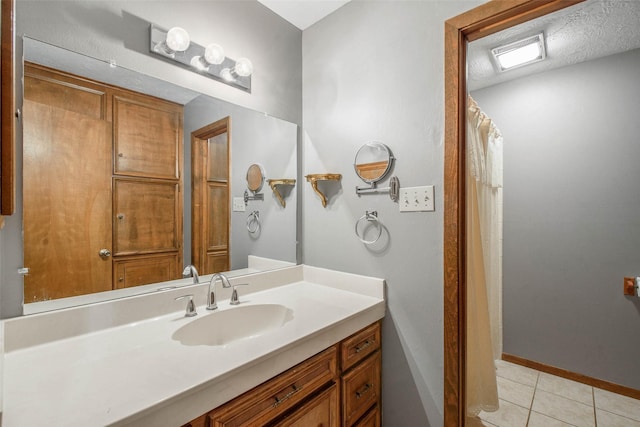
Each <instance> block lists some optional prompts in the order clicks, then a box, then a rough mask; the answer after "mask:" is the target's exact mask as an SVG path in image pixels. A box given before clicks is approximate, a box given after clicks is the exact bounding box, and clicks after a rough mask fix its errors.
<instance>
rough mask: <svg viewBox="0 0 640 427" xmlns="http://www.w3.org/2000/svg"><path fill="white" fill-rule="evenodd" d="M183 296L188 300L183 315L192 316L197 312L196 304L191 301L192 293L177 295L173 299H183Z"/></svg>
mask: <svg viewBox="0 0 640 427" xmlns="http://www.w3.org/2000/svg"><path fill="white" fill-rule="evenodd" d="M185 298H189V301H187V308H186V311H185V313H184V316H185V317H193V316H195V315H196V314H198V312H197V311H196V305H195V304H194V303H193V294H188V295H182V296H179V297H177V298H175V300H176V301H178V300H181V299H185Z"/></svg>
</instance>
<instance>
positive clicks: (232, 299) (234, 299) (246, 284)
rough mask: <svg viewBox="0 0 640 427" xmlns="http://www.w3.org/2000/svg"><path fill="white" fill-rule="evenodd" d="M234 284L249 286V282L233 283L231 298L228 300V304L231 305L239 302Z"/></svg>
mask: <svg viewBox="0 0 640 427" xmlns="http://www.w3.org/2000/svg"><path fill="white" fill-rule="evenodd" d="M236 286H249V284H248V283H238V284H236V285H233V292H231V300H230V301H229V304H231V305H238V304H240V300H239V299H238V291H237V290H236Z"/></svg>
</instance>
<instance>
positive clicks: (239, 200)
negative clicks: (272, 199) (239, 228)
mask: <svg viewBox="0 0 640 427" xmlns="http://www.w3.org/2000/svg"><path fill="white" fill-rule="evenodd" d="M246 209H247V205H245V204H244V197H234V198H233V211H234V212H244V211H245V210H246Z"/></svg>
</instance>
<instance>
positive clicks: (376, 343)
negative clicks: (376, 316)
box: [340, 322, 380, 371]
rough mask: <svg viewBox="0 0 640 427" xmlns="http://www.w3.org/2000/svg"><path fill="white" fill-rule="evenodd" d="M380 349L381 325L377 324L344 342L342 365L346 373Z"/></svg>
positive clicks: (341, 346) (342, 344)
mask: <svg viewBox="0 0 640 427" xmlns="http://www.w3.org/2000/svg"><path fill="white" fill-rule="evenodd" d="M379 348H380V323H379V322H376V323H374V324H373V325H371V326H368V327H366V328H365V329H363V330H361V331H360V332H356V333H355V334H354V335H352V336H350V337H349V338H347V339H345V340H344V341H342V343H341V345H340V363H341V366H342V370H343V371H346V370H348V369H349V368H350V367H352V366H353V365H355V364H356V363H358V362H359V361H361V360H363V359H364V358H366V357H367V356H368V355H370V354H371V353H373V352H374V351H376V350H377V349H379Z"/></svg>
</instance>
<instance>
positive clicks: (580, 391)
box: [538, 372, 593, 406]
mask: <svg viewBox="0 0 640 427" xmlns="http://www.w3.org/2000/svg"><path fill="white" fill-rule="evenodd" d="M538 390H544V391H548V392H549V393H553V394H557V395H559V396H562V397H566V398H568V399H571V400H577V401H578V402H580V403H584V404H585V405H589V406H593V388H592V387H591V386H588V385H586V384H581V383H578V382H575V381H571V380H567V379H565V378H560V377H557V376H555V375H549V374H545V373H544V372H541V373H540V376H539V377H538Z"/></svg>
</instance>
